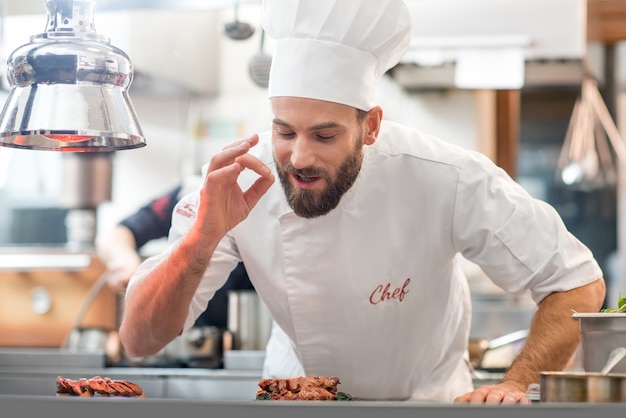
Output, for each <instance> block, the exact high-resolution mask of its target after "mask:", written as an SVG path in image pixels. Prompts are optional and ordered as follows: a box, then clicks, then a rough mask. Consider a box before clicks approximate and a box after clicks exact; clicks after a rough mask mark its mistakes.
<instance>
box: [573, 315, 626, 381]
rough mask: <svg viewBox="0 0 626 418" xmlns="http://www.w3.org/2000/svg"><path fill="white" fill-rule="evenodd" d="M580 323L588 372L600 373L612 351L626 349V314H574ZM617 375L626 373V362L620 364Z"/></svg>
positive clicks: (585, 365) (584, 358) (583, 357)
mask: <svg viewBox="0 0 626 418" xmlns="http://www.w3.org/2000/svg"><path fill="white" fill-rule="evenodd" d="M572 317H573V318H575V319H577V320H578V321H579V322H580V332H581V338H582V360H583V368H584V370H585V371H586V372H594V373H599V372H600V371H601V370H602V367H603V366H604V365H605V363H606V361H607V358H609V355H610V354H611V352H612V350H614V349H616V348H619V347H626V313H574V314H573V315H572ZM613 371H614V372H615V373H626V362H625V361H622V362H619V363H618V364H617V365H616V366H615V367H614V368H613Z"/></svg>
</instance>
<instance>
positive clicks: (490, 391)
mask: <svg viewBox="0 0 626 418" xmlns="http://www.w3.org/2000/svg"><path fill="white" fill-rule="evenodd" d="M454 403H472V404H484V403H489V404H506V405H510V404H517V403H519V404H529V403H530V400H529V399H528V398H527V397H526V393H525V392H522V391H521V390H519V388H517V387H515V386H513V385H511V384H507V383H498V384H496V385H485V386H481V387H479V388H477V389H476V390H474V391H473V392H468V393H466V394H465V395H462V396H459V397H457V398H456V399H455V400H454Z"/></svg>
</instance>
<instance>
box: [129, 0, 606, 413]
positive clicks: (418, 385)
mask: <svg viewBox="0 0 626 418" xmlns="http://www.w3.org/2000/svg"><path fill="white" fill-rule="evenodd" d="M263 10H264V28H265V30H266V31H267V33H268V34H269V35H270V36H272V37H274V38H275V39H276V44H275V51H274V57H273V61H272V69H271V74H270V86H269V90H268V91H269V97H270V104H271V108H272V112H273V120H272V129H271V132H267V133H264V134H262V135H260V136H257V135H254V136H252V137H251V138H248V139H244V140H241V141H238V142H235V143H234V144H232V145H231V146H229V147H227V148H225V149H224V150H222V151H221V152H219V153H217V154H216V155H214V156H213V157H212V158H211V161H210V162H209V164H208V165H207V166H206V167H205V179H204V184H203V185H202V187H201V188H200V189H199V190H198V191H197V192H195V193H193V194H190V195H188V196H186V197H185V198H183V199H182V200H181V201H180V202H179V203H178V205H177V206H176V209H175V212H174V217H173V221H172V222H173V223H172V229H171V231H170V236H169V239H170V242H171V245H170V247H169V248H168V249H167V250H166V251H165V252H164V253H163V254H160V255H158V256H155V257H153V258H151V259H148V260H146V261H145V262H144V263H143V264H142V265H141V266H140V267H139V269H138V271H137V272H136V274H135V275H134V276H133V277H132V278H131V281H130V283H129V286H128V290H127V293H126V306H125V316H124V319H123V322H122V326H121V329H120V336H121V338H122V341H123V344H124V346H125V348H126V351H127V352H128V353H130V354H131V355H146V354H151V353H154V352H156V351H158V350H159V349H160V348H161V347H163V346H164V345H165V344H166V343H167V342H168V341H170V340H171V339H173V338H175V337H176V336H177V335H178V334H179V333H180V332H181V331H182V330H184V329H187V328H189V327H190V326H191V325H192V324H193V322H194V320H195V318H196V317H197V316H198V315H199V314H200V313H201V312H202V311H203V310H204V308H205V307H206V305H207V303H208V301H209V300H210V299H211V298H212V297H213V295H214V294H215V292H216V290H217V289H219V288H220V287H221V286H222V285H223V284H224V282H225V281H226V279H227V277H228V274H229V273H230V271H231V270H232V269H233V268H234V267H235V266H236V265H237V263H238V262H239V261H243V263H244V264H245V267H246V270H247V271H248V275H249V277H250V280H251V282H252V283H253V285H254V287H255V289H256V290H257V293H258V294H259V296H260V297H261V298H262V300H263V301H264V302H265V304H266V305H267V307H268V308H269V310H270V312H271V314H272V317H273V319H274V321H275V322H276V324H277V327H276V328H275V329H274V332H273V333H272V337H271V338H270V342H269V343H268V347H267V354H266V356H267V358H266V362H267V367H266V369H265V374H266V375H272V376H266V377H296V376H293V375H290V373H301V374H302V375H306V376H338V377H339V378H340V381H341V385H342V386H341V387H342V389H341V390H342V391H345V392H347V393H349V394H351V395H353V396H355V397H357V398H360V399H369V400H414V401H434V402H454V401H456V402H475V403H484V402H487V403H525V402H528V399H527V398H526V396H525V390H526V388H527V386H528V385H529V384H530V383H533V382H538V379H539V375H538V373H539V371H541V370H560V369H562V368H563V367H564V366H565V365H566V364H567V362H568V360H569V358H570V357H571V355H572V354H573V353H574V351H575V349H576V347H577V345H578V342H579V338H580V336H579V330H578V324H577V323H576V321H573V320H572V319H571V318H570V315H571V310H572V309H573V310H576V311H578V312H597V311H598V310H599V308H600V307H601V305H602V302H603V300H604V282H603V280H602V272H601V271H600V268H599V267H598V264H597V262H596V261H595V260H594V258H593V256H592V254H591V252H590V251H589V250H588V249H587V248H586V247H585V246H584V245H583V244H581V243H580V241H579V240H577V239H576V238H575V237H574V236H573V235H572V234H570V233H569V232H568V231H567V229H566V228H565V226H564V225H563V222H562V221H561V219H560V218H559V216H558V215H557V213H556V211H555V210H554V209H553V208H552V207H550V206H549V205H547V204H546V203H545V202H542V201H539V200H537V199H534V198H532V197H531V196H530V195H529V194H528V193H527V192H526V191H525V190H524V189H523V188H522V187H521V186H519V185H518V184H516V183H515V182H514V181H513V180H512V179H511V178H509V177H508V176H507V175H506V173H505V172H504V171H503V170H501V169H500V168H498V167H497V166H496V165H494V164H493V163H492V162H491V161H490V160H489V159H488V158H486V157H485V156H483V155H480V154H478V153H476V152H473V151H468V150H465V149H461V148H460V147H457V146H454V145H451V144H449V143H447V142H444V141H442V140H440V139H437V138H434V137H432V136H430V135H427V134H425V133H421V132H418V131H416V130H412V129H408V128H406V127H403V126H400V125H398V124H396V123H393V122H391V121H387V120H383V110H382V109H381V108H380V107H379V106H377V105H376V104H375V100H374V99H375V94H374V89H375V86H376V80H377V78H378V77H380V76H381V75H382V74H383V73H384V72H385V71H387V70H388V69H389V68H391V67H392V66H393V65H395V64H396V63H397V62H398V60H399V59H400V57H401V56H402V54H403V53H404V51H406V48H407V46H408V44H409V40H410V28H411V19H410V15H409V13H408V9H407V8H406V5H405V4H404V3H403V2H402V0H377V1H372V0H267V1H264V3H263ZM276 177H278V178H279V179H280V181H275V178H276ZM459 255H463V256H465V257H466V258H468V259H469V260H471V261H473V262H475V263H476V264H478V265H479V266H480V267H481V268H482V269H483V271H485V273H486V274H487V275H488V276H489V277H490V279H491V280H492V281H493V282H494V283H495V284H496V285H498V286H500V287H501V288H502V289H504V290H506V291H508V292H511V293H516V294H520V293H523V292H529V293H530V294H531V296H532V297H533V299H534V300H535V301H536V302H537V304H538V309H537V313H536V315H535V317H534V319H533V323H532V326H531V329H530V333H529V337H528V339H527V341H526V344H525V346H524V349H523V350H522V352H521V353H520V355H519V356H518V357H517V359H516V361H515V363H514V364H513V365H512V366H511V368H510V369H509V370H508V371H507V373H506V375H505V376H504V379H503V380H502V382H500V383H498V384H496V385H490V386H483V387H480V388H477V389H476V390H474V389H473V386H472V380H471V375H470V372H469V369H468V366H467V363H466V360H467V345H468V339H469V327H470V323H471V309H470V295H469V289H468V284H467V281H466V279H465V277H464V276H463V273H462V271H461V269H460V267H459V264H458V256H459Z"/></svg>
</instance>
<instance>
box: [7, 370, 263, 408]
mask: <svg viewBox="0 0 626 418" xmlns="http://www.w3.org/2000/svg"><path fill="white" fill-rule="evenodd" d="M57 376H63V377H64V378H69V379H74V380H75V379H80V378H91V377H94V376H102V377H109V378H111V379H120V380H128V381H131V382H133V383H136V384H138V385H140V386H141V387H142V388H143V390H144V392H145V394H146V396H147V397H148V398H151V399H155V398H170V399H202V400H220V401H229V400H253V399H254V397H255V394H256V391H257V389H258V386H257V382H258V381H259V379H260V378H261V372H260V371H258V372H255V371H249V372H247V371H228V370H213V369H186V368H172V369H169V368H131V367H129V368H126V367H119V368H115V367H108V368H80V367H73V368H63V367H59V368H55V367H38V368H29V369H21V368H18V367H2V368H0V394H3V395H42V396H46V395H54V394H55V393H56V378H57Z"/></svg>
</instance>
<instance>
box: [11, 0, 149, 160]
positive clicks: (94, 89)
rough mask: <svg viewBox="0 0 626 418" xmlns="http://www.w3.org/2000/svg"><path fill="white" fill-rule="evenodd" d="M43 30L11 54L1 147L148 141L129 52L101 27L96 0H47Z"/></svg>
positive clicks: (96, 146) (93, 147)
mask: <svg viewBox="0 0 626 418" xmlns="http://www.w3.org/2000/svg"><path fill="white" fill-rule="evenodd" d="M45 6H46V10H47V24H46V29H45V32H44V33H40V34H38V35H33V36H31V38H30V43H28V44H26V45H22V46H21V47H19V48H17V49H16V50H15V51H13V53H12V54H11V55H10V56H9V59H8V60H7V79H8V81H9V85H10V87H11V89H10V92H9V96H8V98H7V100H6V102H5V105H4V108H3V109H2V113H1V114H0V146H6V147H13V148H22V149H34V150H49V151H66V152H109V151H115V150H122V149H132V148H138V147H143V146H145V145H146V141H145V138H144V135H143V133H142V130H141V127H140V125H139V121H138V119H137V116H136V114H135V110H134V108H133V105H132V103H131V100H130V97H129V95H128V88H129V87H130V84H131V82H132V78H133V68H132V64H131V62H130V59H129V58H128V56H127V55H126V54H125V53H124V52H123V51H122V50H120V49H119V48H116V47H115V46H113V45H111V44H110V40H109V38H108V37H106V36H103V35H100V34H98V33H97V32H96V30H95V27H94V23H93V14H94V9H95V6H96V2H95V0H47V1H46V2H45Z"/></svg>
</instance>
